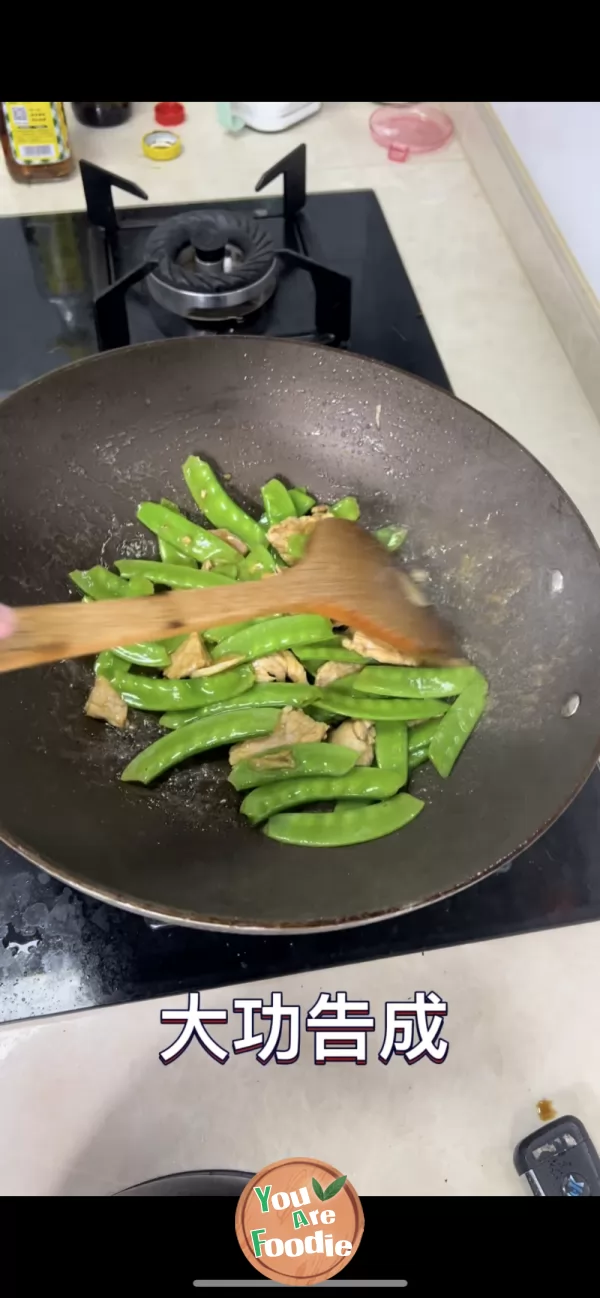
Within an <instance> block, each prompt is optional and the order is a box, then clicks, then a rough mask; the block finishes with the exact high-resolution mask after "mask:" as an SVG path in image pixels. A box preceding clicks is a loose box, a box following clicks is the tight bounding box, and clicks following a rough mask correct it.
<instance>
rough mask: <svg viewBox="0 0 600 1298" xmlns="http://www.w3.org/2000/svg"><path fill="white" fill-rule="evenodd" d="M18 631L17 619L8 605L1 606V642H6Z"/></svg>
mask: <svg viewBox="0 0 600 1298" xmlns="http://www.w3.org/2000/svg"><path fill="white" fill-rule="evenodd" d="M16 629H17V619H16V617H15V615H14V613H13V611H12V608H8V606H7V605H6V604H0V640H6V637H7V636H9V635H12V633H13V631H16Z"/></svg>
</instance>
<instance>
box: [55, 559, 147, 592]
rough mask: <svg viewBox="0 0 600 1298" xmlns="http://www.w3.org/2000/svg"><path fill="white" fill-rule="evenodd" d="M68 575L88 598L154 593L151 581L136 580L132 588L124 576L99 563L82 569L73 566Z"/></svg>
mask: <svg viewBox="0 0 600 1298" xmlns="http://www.w3.org/2000/svg"><path fill="white" fill-rule="evenodd" d="M69 577H70V578H71V581H72V582H73V583H74V585H75V586H77V587H78V589H79V590H81V591H83V594H84V595H87V596H88V599H96V600H99V599H127V598H132V597H134V596H138V595H153V594H154V587H153V586H152V582H150V581H146V580H144V581H143V582H141V581H138V582H137V583H136V585H135V587H134V588H133V589H132V587H131V585H130V583H129V582H128V581H125V579H124V577H117V574H116V573H115V572H110V571H109V569H108V568H103V567H102V565H101V564H99V563H98V564H96V566H95V567H94V568H87V569H85V570H83V571H82V570H81V569H80V568H75V569H74V570H73V572H70V573H69Z"/></svg>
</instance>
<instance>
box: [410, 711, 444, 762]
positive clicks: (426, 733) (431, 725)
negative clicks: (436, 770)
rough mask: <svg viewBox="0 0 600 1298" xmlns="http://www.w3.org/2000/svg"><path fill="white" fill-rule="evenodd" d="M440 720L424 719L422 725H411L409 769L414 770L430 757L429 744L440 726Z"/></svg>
mask: <svg viewBox="0 0 600 1298" xmlns="http://www.w3.org/2000/svg"><path fill="white" fill-rule="evenodd" d="M439 724H440V722H439V720H436V719H433V720H432V721H424V722H423V725H422V726H411V727H410V729H409V732H408V769H409V772H410V771H414V770H415V769H416V767H417V766H421V765H422V764H423V762H426V761H427V758H428V757H429V745H430V743H431V740H432V738H433V736H434V734H435V732H436V730H437V728H438V726H439Z"/></svg>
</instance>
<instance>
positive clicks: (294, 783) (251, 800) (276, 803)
mask: <svg viewBox="0 0 600 1298" xmlns="http://www.w3.org/2000/svg"><path fill="white" fill-rule="evenodd" d="M401 783H402V775H401V772H400V771H379V770H377V768H376V767H373V768H372V769H369V770H367V769H366V768H365V767H362V768H359V769H357V770H354V771H350V772H349V774H348V775H340V776H334V777H333V778H331V777H329V776H327V775H325V776H312V777H311V776H308V777H306V778H305V779H300V780H299V779H294V780H277V782H276V783H275V784H268V785H265V787H264V788H260V789H253V790H252V792H251V793H247V794H246V797H245V798H244V801H243V802H242V805H241V807H240V811H241V812H242V815H244V816H247V817H248V819H249V820H251V821H252V824H253V825H257V824H258V823H259V822H260V821H261V820H268V818H269V816H273V815H276V814H277V813H278V812H279V811H287V810H288V809H289V808H290V807H299V806H300V805H301V804H302V803H303V802H330V801H332V800H333V799H334V798H377V799H383V798H391V797H392V795H393V794H394V793H397V792H398V789H399V788H400V785H401Z"/></svg>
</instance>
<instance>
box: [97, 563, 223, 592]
mask: <svg viewBox="0 0 600 1298" xmlns="http://www.w3.org/2000/svg"><path fill="white" fill-rule="evenodd" d="M115 568H118V570H119V572H120V573H121V576H122V577H132V578H136V577H137V575H138V574H139V575H140V576H142V577H147V578H148V580H149V581H150V582H151V583H152V582H154V584H155V585H156V586H170V587H171V588H172V589H173V590H196V589H200V588H201V587H203V586H204V587H207V586H227V585H229V584H230V583H231V582H232V581H234V580H235V578H233V577H229V576H227V575H226V574H225V573H224V572H223V571H222V570H219V571H217V570H216V569H212V570H211V571H210V572H201V571H200V569H199V568H188V567H187V565H185V566H184V565H183V564H176V563H161V562H160V560H159V559H117V562H116V563H115Z"/></svg>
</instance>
